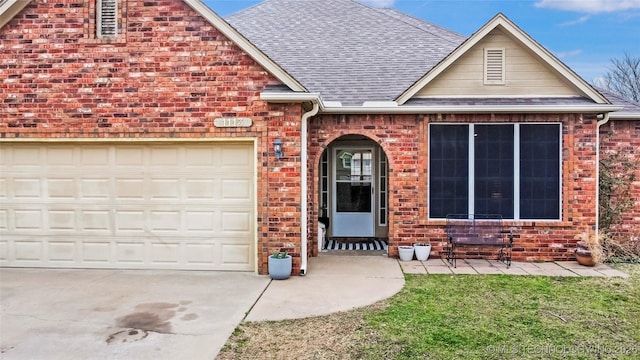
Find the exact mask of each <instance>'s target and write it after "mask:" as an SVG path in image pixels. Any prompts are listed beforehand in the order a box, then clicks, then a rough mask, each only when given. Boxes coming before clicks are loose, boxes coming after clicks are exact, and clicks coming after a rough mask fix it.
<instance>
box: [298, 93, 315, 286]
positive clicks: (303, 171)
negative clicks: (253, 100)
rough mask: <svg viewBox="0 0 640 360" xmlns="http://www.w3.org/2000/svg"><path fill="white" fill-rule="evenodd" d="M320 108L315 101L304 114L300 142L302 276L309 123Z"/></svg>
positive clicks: (302, 273) (302, 269)
mask: <svg viewBox="0 0 640 360" xmlns="http://www.w3.org/2000/svg"><path fill="white" fill-rule="evenodd" d="M319 109H320V104H319V102H318V101H313V107H312V108H311V110H309V111H307V112H306V113H304V114H302V119H301V122H302V124H301V126H302V128H301V130H300V132H301V133H302V136H301V138H302V140H301V144H300V147H301V149H300V198H301V199H300V200H301V201H300V213H301V214H300V244H301V245H300V276H305V275H306V274H307V258H308V257H307V240H308V238H307V231H308V226H307V220H308V217H307V208H308V202H309V201H308V196H307V192H308V186H307V180H308V179H307V174H308V172H309V171H308V170H307V169H308V164H307V162H308V154H307V123H308V120H309V118H310V117H312V116H314V115H316V114H317V113H318V110H319Z"/></svg>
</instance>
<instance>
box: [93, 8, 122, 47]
mask: <svg viewBox="0 0 640 360" xmlns="http://www.w3.org/2000/svg"><path fill="white" fill-rule="evenodd" d="M96 23H97V25H96V33H97V34H96V35H97V36H98V37H99V38H108V37H115V36H117V35H118V0H97V4H96Z"/></svg>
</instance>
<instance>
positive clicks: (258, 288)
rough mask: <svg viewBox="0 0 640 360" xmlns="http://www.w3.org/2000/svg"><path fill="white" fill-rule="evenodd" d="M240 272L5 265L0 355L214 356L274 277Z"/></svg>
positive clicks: (0, 277) (0, 275) (0, 287)
mask: <svg viewBox="0 0 640 360" xmlns="http://www.w3.org/2000/svg"><path fill="white" fill-rule="evenodd" d="M269 280H270V279H269V277H268V276H259V275H256V274H252V273H238V272H197V271H123V270H54V269H9V268H3V269H0V358H2V359H3V360H11V359H65V360H67V359H154V360H156V359H209V360H211V359H213V358H214V357H215V356H216V354H217V353H218V351H219V350H220V348H221V347H222V346H223V345H224V343H225V342H226V341H227V338H228V337H229V335H230V334H231V332H232V331H233V330H234V328H235V327H236V326H237V325H238V323H239V322H240V321H241V320H242V319H243V317H244V316H245V313H246V312H247V311H248V310H249V309H250V308H251V306H252V305H253V304H254V303H255V301H256V300H257V299H258V298H259V297H260V294H261V293H262V292H263V291H264V289H265V288H266V287H267V286H268V284H269Z"/></svg>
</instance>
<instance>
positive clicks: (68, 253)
mask: <svg viewBox="0 0 640 360" xmlns="http://www.w3.org/2000/svg"><path fill="white" fill-rule="evenodd" d="M47 247H48V249H47V250H48V251H47V252H48V257H49V261H51V262H54V263H55V262H62V263H64V262H66V263H74V262H75V260H76V259H75V257H76V254H77V253H78V249H77V248H76V247H77V246H76V243H75V242H69V241H55V240H49V241H47Z"/></svg>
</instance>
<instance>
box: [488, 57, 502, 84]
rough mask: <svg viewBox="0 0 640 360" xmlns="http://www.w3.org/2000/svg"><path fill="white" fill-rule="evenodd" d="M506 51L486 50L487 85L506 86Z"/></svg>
mask: <svg viewBox="0 0 640 360" xmlns="http://www.w3.org/2000/svg"><path fill="white" fill-rule="evenodd" d="M504 72H505V56H504V49H485V50H484V83H485V85H504V83H505V74H504Z"/></svg>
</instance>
